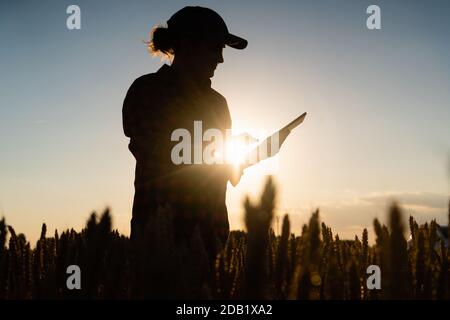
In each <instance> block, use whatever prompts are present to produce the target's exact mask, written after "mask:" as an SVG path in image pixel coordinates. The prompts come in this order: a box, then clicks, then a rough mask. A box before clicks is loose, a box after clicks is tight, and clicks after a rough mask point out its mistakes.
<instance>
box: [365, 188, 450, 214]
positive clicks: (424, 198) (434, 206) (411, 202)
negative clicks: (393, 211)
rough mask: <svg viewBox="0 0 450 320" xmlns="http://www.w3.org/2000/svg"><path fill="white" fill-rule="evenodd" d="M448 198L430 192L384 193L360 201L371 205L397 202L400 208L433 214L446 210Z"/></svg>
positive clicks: (445, 195) (442, 194) (441, 194)
mask: <svg viewBox="0 0 450 320" xmlns="http://www.w3.org/2000/svg"><path fill="white" fill-rule="evenodd" d="M449 198H450V196H449V195H447V194H444V193H432V192H384V193H378V194H371V195H369V196H366V197H363V198H362V200H363V201H366V202H368V203H370V204H373V205H385V204H386V203H392V202H393V201H396V202H398V203H399V204H400V205H401V206H402V207H410V208H416V209H419V210H423V211H428V212H433V211H442V210H446V208H447V206H448V202H449Z"/></svg>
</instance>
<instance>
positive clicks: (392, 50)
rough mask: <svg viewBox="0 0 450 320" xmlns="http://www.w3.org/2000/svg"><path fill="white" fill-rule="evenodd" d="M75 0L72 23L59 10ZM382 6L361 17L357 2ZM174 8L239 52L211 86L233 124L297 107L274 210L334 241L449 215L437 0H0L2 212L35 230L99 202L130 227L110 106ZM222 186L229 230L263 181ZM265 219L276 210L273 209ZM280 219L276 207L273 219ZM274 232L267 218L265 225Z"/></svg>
mask: <svg viewBox="0 0 450 320" xmlns="http://www.w3.org/2000/svg"><path fill="white" fill-rule="evenodd" d="M71 4H76V5H78V6H79V7H80V9H81V29H80V30H68V29H67V27H66V19H67V17H68V14H67V13H66V8H67V7H68V6H69V5H71ZM372 4H376V5H378V6H379V7H380V9H381V29H380V30H369V29H368V28H367V26H366V19H367V17H368V16H369V15H368V14H367V13H366V9H367V7H368V6H369V5H372ZM185 5H200V6H206V7H209V8H212V9H213V10H215V11H217V12H218V13H219V14H220V15H221V16H222V17H223V18H224V20H225V21H226V23H227V25H228V28H229V30H230V32H232V33H234V34H237V35H239V36H242V37H244V38H246V39H247V40H248V42H249V45H248V47H247V48H246V49H245V50H234V49H231V48H226V49H225V50H224V60H225V62H224V63H223V64H221V65H219V66H218V68H217V70H216V73H215V76H214V78H213V79H212V86H213V88H215V89H216V90H217V91H218V92H220V93H221V94H222V95H223V96H225V97H226V99H227V102H228V106H229V109H230V112H231V116H232V121H233V129H234V130H236V131H248V132H250V133H259V132H272V131H274V130H276V129H278V128H280V127H282V126H284V125H285V124H286V123H288V122H289V121H290V120H292V119H293V118H294V117H296V116H298V115H299V114H301V113H303V112H305V111H306V112H308V116H307V118H306V120H305V122H304V123H303V124H302V125H301V126H300V127H299V128H297V129H296V130H295V131H294V132H293V133H292V134H291V136H290V137H289V138H288V140H287V141H286V142H285V144H284V145H283V147H282V149H281V152H280V155H279V157H278V158H277V159H276V160H277V165H278V170H277V171H276V172H275V174H274V179H275V183H276V185H277V188H278V198H277V210H276V213H277V215H278V216H282V215H283V214H285V213H289V215H290V218H291V222H292V223H291V225H292V231H293V232H296V233H298V232H299V230H300V229H301V226H302V224H303V223H306V222H307V221H308V219H309V217H310V214H311V212H312V211H313V210H314V209H316V208H319V209H320V212H321V219H322V220H323V221H324V222H325V223H326V224H327V225H329V226H331V227H332V229H333V230H334V232H335V233H338V234H339V235H340V237H341V238H353V237H354V235H355V234H358V235H360V234H361V232H362V229H363V228H364V227H367V228H369V233H370V234H371V237H372V239H373V232H371V230H372V229H371V226H372V222H373V219H374V218H375V217H378V218H379V219H380V220H382V221H386V209H387V208H388V207H389V205H390V204H391V203H392V201H394V200H397V201H398V202H399V203H400V204H401V205H402V207H403V208H404V212H405V217H406V216H407V215H409V214H412V215H414V217H416V219H417V220H418V221H419V222H424V221H427V220H428V221H429V220H430V219H437V221H438V222H439V223H442V224H446V223H447V217H448V213H447V212H448V211H447V207H448V201H449V195H450V184H449V181H450V126H449V125H448V124H449V122H450V90H449V88H450V32H449V30H450V21H449V19H448V16H449V14H450V3H449V2H448V1H445V0H442V1H441V0H433V1H412V0H411V1H401V0H398V1H380V0H371V1H365V0H341V1H335V0H315V1H313V0H310V1H303V0H302V1H300V0H296V1H276V2H275V1H261V0H258V1H245V2H244V1H236V0H230V1H200V2H187V1H151V0H145V1H118V0H116V1H112V0H108V1H106V0H97V1H81V0H79V1H78V0H75V1H72V0H71V1H61V0H58V1H45V2H41V1H30V0H28V1H1V2H0V41H1V47H0V217H1V216H5V218H6V221H7V223H8V224H10V225H12V226H13V227H14V228H15V229H16V231H17V232H23V233H25V234H26V235H27V238H28V239H30V240H32V241H35V240H36V239H37V238H38V236H39V234H40V227H41V224H42V223H43V222H45V223H46V224H47V226H48V230H50V231H51V230H54V229H55V228H57V229H58V230H62V229H65V228H68V227H74V228H75V229H78V230H79V229H81V228H82V227H83V226H84V224H85V222H86V219H87V218H88V216H89V215H90V214H91V213H92V212H93V211H96V212H98V213H101V212H103V210H104V209H105V208H106V207H109V208H111V212H112V215H113V226H114V228H117V229H119V231H121V232H123V233H125V234H129V223H130V219H131V207H132V199H133V192H134V189H133V179H134V165H135V160H134V158H133V156H132V155H131V153H130V152H129V151H128V149H127V145H128V139H127V138H126V137H125V136H124V134H123V131H122V119H121V116H122V114H121V109H122V103H123V99H124V97H125V94H126V92H127V90H128V88H129V86H130V85H131V83H132V82H133V80H134V79H135V78H137V77H139V76H141V75H143V74H147V73H152V72H155V71H156V70H157V69H158V68H159V67H160V66H161V65H162V64H163V63H164V61H161V59H160V58H158V57H152V56H150V55H149V54H148V52H147V48H146V45H145V44H144V43H143V41H144V40H148V39H149V32H150V30H151V29H152V27H153V26H155V25H161V24H162V25H163V24H164V23H165V22H166V21H167V20H168V19H169V18H170V16H171V15H172V14H173V13H175V12H176V11H177V10H179V9H181V8H182V7H184V6H185ZM258 168H259V167H258V166H257V167H255V168H252V169H248V170H246V173H245V175H244V176H243V177H242V179H241V182H240V183H239V185H238V186H237V187H234V188H233V187H232V186H231V185H229V186H228V192H227V206H228V211H229V220H230V225H231V228H232V229H242V228H244V223H243V212H242V203H243V200H244V197H245V196H246V195H249V196H250V197H251V198H252V199H255V200H256V199H257V197H258V195H259V194H260V192H261V190H262V187H263V184H264V181H265V179H266V178H267V177H266V176H265V175H264V174H263V172H262V170H259V169H260V168H259V169H258ZM275 221H276V220H275ZM280 221H281V219H280ZM275 228H276V229H277V226H275Z"/></svg>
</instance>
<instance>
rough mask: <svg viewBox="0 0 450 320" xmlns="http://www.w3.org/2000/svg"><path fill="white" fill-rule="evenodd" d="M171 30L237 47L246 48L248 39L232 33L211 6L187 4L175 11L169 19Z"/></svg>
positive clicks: (168, 24)
mask: <svg viewBox="0 0 450 320" xmlns="http://www.w3.org/2000/svg"><path fill="white" fill-rule="evenodd" d="M167 27H168V29H169V30H171V31H174V32H177V33H181V34H183V33H185V34H192V35H195V36H198V37H204V38H207V39H208V38H210V39H211V38H213V39H215V40H218V41H221V42H222V43H223V44H224V45H227V46H229V47H231V48H235V49H245V47H247V40H245V39H243V38H241V37H238V36H236V35H234V34H231V33H230V32H229V31H228V28H227V25H226V24H225V21H223V19H222V17H221V16H220V15H219V14H218V13H217V12H215V11H214V10H211V9H209V8H204V7H199V6H187V7H184V8H183V9H181V10H179V11H177V12H175V13H174V14H173V16H172V17H170V19H169V20H168V21H167Z"/></svg>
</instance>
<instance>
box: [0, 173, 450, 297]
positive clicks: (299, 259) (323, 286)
mask: <svg viewBox="0 0 450 320" xmlns="http://www.w3.org/2000/svg"><path fill="white" fill-rule="evenodd" d="M275 196H276V190H275V186H274V184H273V182H272V180H271V179H268V181H267V183H266V186H265V189H264V191H263V194H262V195H261V199H260V202H259V203H257V204H254V203H251V202H250V201H249V200H246V201H245V204H244V205H245V223H246V227H247V232H243V231H232V232H231V233H230V235H229V238H228V241H227V242H226V243H225V244H223V249H222V250H221V252H220V254H218V255H217V257H216V259H215V261H212V263H211V261H209V260H208V258H207V255H206V253H205V249H204V245H203V241H202V238H201V237H200V235H199V233H198V232H196V233H195V234H194V235H193V236H192V239H191V241H190V242H189V243H183V244H177V243H175V242H174V241H173V236H172V234H171V223H170V219H171V214H170V212H165V211H164V210H161V211H158V212H157V213H156V214H155V215H154V219H155V220H153V224H152V225H153V227H152V226H150V227H149V228H148V234H149V236H148V237H147V238H146V239H144V240H143V241H145V242H144V243H142V248H144V249H143V252H144V254H142V255H140V256H139V258H136V259H134V258H133V255H132V252H133V248H132V247H131V245H130V240H129V238H128V237H125V236H124V235H121V234H119V233H118V232H117V231H116V230H112V229H111V216H110V214H109V211H108V210H105V212H103V213H102V214H101V215H100V217H98V216H97V214H95V213H93V214H92V215H91V217H90V219H89V220H88V222H87V224H86V227H85V228H84V229H83V230H81V232H76V231H75V230H73V229H71V230H66V231H64V232H62V233H61V234H58V232H55V234H54V235H53V236H49V235H47V230H46V225H45V224H44V225H43V226H42V233H41V236H40V239H39V240H38V241H37V243H36V245H35V246H33V247H32V246H31V245H30V243H29V242H28V241H27V240H26V237H25V235H23V234H17V233H16V232H15V230H14V229H13V227H11V226H8V225H7V224H6V223H5V219H2V220H0V299H135V298H136V299H141V298H148V299H225V300H227V299H274V300H285V299H292V300H297V299H301V300H303V299H314V300H317V299H320V300H330V299H332V300H360V299H361V300H373V299H383V300H384V299H449V297H450V278H449V257H450V249H449V248H447V247H446V246H445V245H444V243H443V242H442V241H441V242H439V240H438V239H437V236H436V228H438V225H437V224H436V222H435V221H431V222H429V223H426V224H424V225H418V224H417V223H416V222H415V220H414V218H413V217H410V218H409V232H410V234H411V236H412V239H411V240H410V242H409V243H407V241H406V239H405V237H404V234H405V232H407V229H408V228H407V227H406V226H405V225H404V224H403V223H402V221H403V220H402V212H401V210H400V209H399V207H398V206H397V205H395V204H393V205H392V207H391V208H390V210H389V213H388V217H389V219H388V221H389V222H388V226H385V225H382V224H380V222H379V221H378V220H376V219H375V220H374V222H373V226H374V230H375V233H376V241H375V243H374V244H373V245H369V243H368V231H367V230H366V229H364V231H363V233H362V234H361V235H355V239H354V240H352V241H348V240H346V241H343V240H340V239H339V237H338V236H337V235H336V236H334V235H333V232H332V230H331V228H330V227H329V226H327V225H326V224H325V223H323V222H322V223H321V222H320V220H319V211H316V212H313V213H312V215H311V217H310V219H309V222H308V224H305V225H304V226H303V229H302V232H301V234H300V235H295V234H293V233H291V230H290V222H289V216H288V215H285V216H284V219H283V223H282V232H281V235H279V236H276V235H275V233H274V231H273V229H272V228H271V227H270V226H271V222H272V219H273V214H274V213H273V212H274V207H275ZM449 215H450V207H449ZM154 226H158V227H157V228H156V227H154ZM69 265H78V266H79V267H80V270H81V289H80V290H69V289H68V288H67V285H66V281H67V277H68V274H67V273H66V270H67V267H68V266H69ZM369 265H378V266H379V267H380V270H381V288H380V289H372V290H369V289H368V287H367V285H366V280H367V277H368V274H367V272H366V270H367V267H368V266H369ZM136 266H138V267H136Z"/></svg>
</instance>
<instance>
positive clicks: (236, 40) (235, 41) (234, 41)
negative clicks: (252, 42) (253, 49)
mask: <svg viewBox="0 0 450 320" xmlns="http://www.w3.org/2000/svg"><path fill="white" fill-rule="evenodd" d="M225 44H226V45H227V46H229V47H231V48H234V49H239V50H242V49H245V47H247V44H248V42H247V40H245V39H242V38H241V37H238V36H235V35H234V34H231V33H229V34H228V35H227V37H226V39H225Z"/></svg>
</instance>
